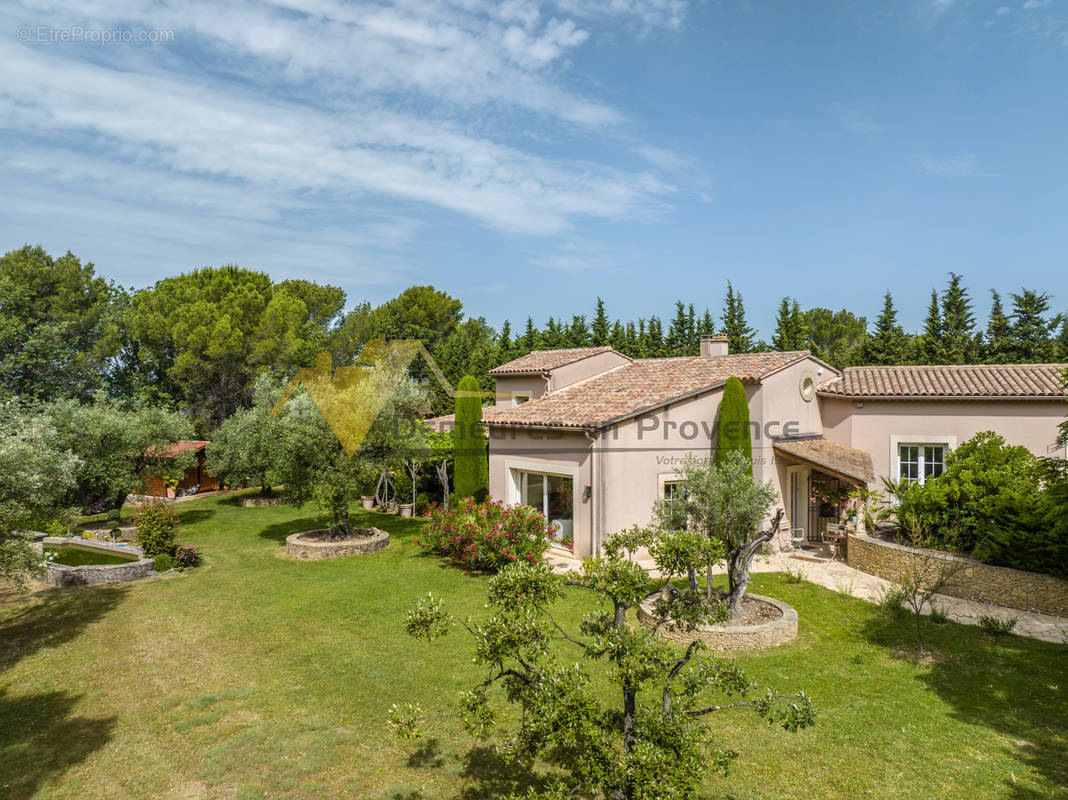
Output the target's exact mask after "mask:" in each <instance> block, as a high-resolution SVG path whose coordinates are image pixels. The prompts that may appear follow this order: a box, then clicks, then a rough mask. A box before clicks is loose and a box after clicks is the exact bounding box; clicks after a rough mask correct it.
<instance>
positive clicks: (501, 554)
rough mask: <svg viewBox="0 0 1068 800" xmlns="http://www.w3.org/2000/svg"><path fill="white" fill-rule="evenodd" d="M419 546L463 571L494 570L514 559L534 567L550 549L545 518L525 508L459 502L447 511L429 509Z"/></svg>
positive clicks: (492, 503)
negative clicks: (453, 562)
mask: <svg viewBox="0 0 1068 800" xmlns="http://www.w3.org/2000/svg"><path fill="white" fill-rule="evenodd" d="M419 546H420V547H421V548H422V549H423V550H426V551H428V552H431V553H436V554H437V555H441V556H445V557H446V558H450V559H452V560H453V561H455V562H457V563H459V564H462V565H463V566H464V567H466V568H468V569H474V570H486V571H491V572H496V571H497V570H499V569H501V568H502V567H504V566H507V565H508V564H511V563H513V562H515V561H525V562H528V563H531V564H537V563H538V562H540V561H541V559H542V557H543V556H544V555H545V551H546V550H547V549H548V547H549V526H548V524H547V523H546V520H545V516H544V515H543V514H542V513H541V512H540V511H538V510H537V509H534V508H531V507H530V506H521V505H517V506H509V507H506V506H505V505H504V503H501V502H499V501H497V500H487V501H485V502H483V503H476V502H475V501H474V500H473V499H471V498H470V497H467V498H462V499H460V500H458V501H457V502H456V504H455V505H454V506H453V507H451V508H450V509H449V510H448V511H446V510H444V509H442V508H440V507H438V506H431V507H430V524H429V525H428V526H427V527H426V529H425V530H424V531H423V533H422V534H420V536H419Z"/></svg>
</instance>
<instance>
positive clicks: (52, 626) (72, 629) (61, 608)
mask: <svg viewBox="0 0 1068 800" xmlns="http://www.w3.org/2000/svg"><path fill="white" fill-rule="evenodd" d="M127 591H128V589H127V587H126V586H86V587H78V588H56V589H46V590H44V591H42V592H40V593H38V594H37V595H31V596H29V597H27V598H25V600H26V602H27V605H26V606H25V607H23V608H21V609H19V610H17V611H15V612H14V613H13V614H10V615H8V614H5V613H4V612H5V609H4V608H3V606H0V672H2V671H4V670H7V669H10V668H11V667H13V666H14V665H15V664H16V663H18V662H19V661H20V660H21V659H23V658H27V657H29V656H31V655H33V654H34V653H36V652H37V651H38V650H42V649H45V648H52V647H59V646H60V645H62V644H65V643H66V642H69V641H72V640H73V639H76V638H77V637H78V636H79V635H80V634H81V632H82V629H83V628H85V627H86V626H87V625H89V624H91V623H93V622H96V621H97V620H98V619H100V618H101V617H103V616H105V615H106V614H109V613H110V612H112V611H114V610H115V608H117V607H118V606H119V604H120V603H122V601H123V600H124V599H125V597H126V592H127Z"/></svg>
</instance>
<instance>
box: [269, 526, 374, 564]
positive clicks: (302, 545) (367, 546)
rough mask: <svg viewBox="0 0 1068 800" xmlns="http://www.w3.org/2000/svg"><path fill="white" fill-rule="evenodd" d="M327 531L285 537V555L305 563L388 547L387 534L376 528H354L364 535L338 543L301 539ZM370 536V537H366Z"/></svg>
mask: <svg viewBox="0 0 1068 800" xmlns="http://www.w3.org/2000/svg"><path fill="white" fill-rule="evenodd" d="M328 530H329V529H328V528H323V529H321V530H315V531H300V532H299V533H291V534H290V535H289V536H287V537H286V553H288V554H289V555H290V556H292V557H293V558H299V559H302V560H305V561H317V560H319V559H322V558H341V557H342V556H354V555H360V554H362V553H373V552H375V551H376V550H381V549H382V548H384V547H387V546H388V545H389V534H388V533H386V532H385V531H383V530H379V529H378V528H355V529H354V530H356V531H357V532H359V533H362V534H364V535H362V536H354V537H351V538H349V539H344V540H342V541H339V542H315V541H309V540H308V539H305V538H302V537H307V536H311V535H313V534H316V533H326V532H327V531H328ZM368 534H370V535H368Z"/></svg>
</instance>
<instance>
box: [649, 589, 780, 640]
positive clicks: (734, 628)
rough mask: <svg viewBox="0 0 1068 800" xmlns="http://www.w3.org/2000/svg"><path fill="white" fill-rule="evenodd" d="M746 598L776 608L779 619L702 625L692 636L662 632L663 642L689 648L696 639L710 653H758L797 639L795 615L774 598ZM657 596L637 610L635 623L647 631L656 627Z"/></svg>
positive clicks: (753, 596)
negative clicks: (751, 623)
mask: <svg viewBox="0 0 1068 800" xmlns="http://www.w3.org/2000/svg"><path fill="white" fill-rule="evenodd" d="M745 596H746V598H748V599H751V600H758V601H760V602H762V603H767V604H768V605H772V606H774V607H775V608H777V609H778V610H779V612H780V614H781V616H779V617H777V618H776V619H773V620H768V621H767V622H761V623H760V624H758V625H729V624H728V625H702V626H701V627H700V628H698V629H697V630H696V631H694V632H692V633H686V632H683V631H673V630H669V629H667V628H661V629H660V633H661V635H662V636H663V637H664V638H665V639H670V640H671V641H675V642H682V643H684V644H689V643H690V642H692V641H693V640H694V639H695V638H697V639H700V640H701V641H702V642H704V643H705V644H706V645H707V646H708V647H709V648H711V649H713V650H758V649H762V648H765V647H777V646H778V645H780V644H786V643H787V642H792V641H793V640H794V639H796V638H797V611H795V610H794V608H793V606H790V605H787V604H786V603H784V602H782V601H781V600H776V599H774V598H773V597H764V596H763V595H759V594H752V593H750V592H746V595H745ZM655 600H656V596H655V595H654V596H652V597H649V598H647V599H646V600H645V601H644V602H643V603H642V604H641V605H639V606H638V619H639V620H640V621H641V623H642V624H643V625H645V626H646V627H650V628H651V627H652V626H653V625H654V624H655V621H654V618H653V615H652V607H653V603H654V602H655Z"/></svg>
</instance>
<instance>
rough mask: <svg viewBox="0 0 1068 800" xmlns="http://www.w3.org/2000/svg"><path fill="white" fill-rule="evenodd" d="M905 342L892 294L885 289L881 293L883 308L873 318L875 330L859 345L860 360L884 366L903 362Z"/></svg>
mask: <svg viewBox="0 0 1068 800" xmlns="http://www.w3.org/2000/svg"><path fill="white" fill-rule="evenodd" d="M907 342H908V337H907V336H906V335H905V331H904V330H903V329H902V327H901V326H900V325H898V323H897V309H896V308H894V296H893V295H892V294H890V292H889V291H887V292H886V294H884V295H883V310H882V311H880V312H879V317H878V319H876V320H875V330H874V332H873V333H872V334H871V335H870V336H869V337H868V339H867V341H865V342H864V345H863V346H862V347H861V360H863V362H864V363H865V364H879V365H884V366H894V365H897V364H904V363H905V353H906V345H907Z"/></svg>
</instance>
